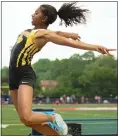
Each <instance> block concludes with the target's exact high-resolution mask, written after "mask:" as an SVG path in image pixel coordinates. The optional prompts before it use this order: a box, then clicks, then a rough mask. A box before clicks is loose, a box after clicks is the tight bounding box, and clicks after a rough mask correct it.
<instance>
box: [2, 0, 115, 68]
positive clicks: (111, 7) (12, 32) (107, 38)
mask: <svg viewBox="0 0 118 136" xmlns="http://www.w3.org/2000/svg"><path fill="white" fill-rule="evenodd" d="M63 3H64V2H3V3H2V67H3V66H8V65H9V59H10V47H11V46H13V45H14V43H15V41H16V39H17V36H18V35H19V33H21V32H22V31H23V30H25V29H28V28H33V26H32V25H31V15H32V14H33V13H34V12H35V10H36V9H37V8H38V7H39V6H40V5H41V4H51V5H52V6H54V7H55V8H56V9H57V10H58V9H59V8H60V7H61V5H62V4H63ZM77 5H82V7H83V8H88V9H89V10H90V11H91V13H90V15H89V16H88V21H87V24H86V25H78V26H73V27H67V28H66V27H65V26H64V25H63V26H59V22H60V19H59V18H57V20H56V21H55V22H54V24H52V25H50V26H49V29H51V30H61V31H67V32H74V33H78V34H79V35H80V36H81V38H82V39H81V40H82V41H84V42H87V43H92V44H99V45H103V46H105V47H107V48H117V3H116V2H80V3H78V4H77ZM84 52H85V51H84V50H80V49H73V48H71V47H63V46H59V45H56V44H53V43H48V44H47V45H46V46H45V47H44V48H43V49H42V50H41V51H40V52H39V53H37V54H36V55H35V56H34V58H33V61H32V63H34V62H36V61H37V60H38V59H41V58H48V59H50V60H55V59H56V58H58V59H63V58H69V57H70V56H71V55H73V54H74V53H79V54H83V53H84ZM112 53H113V54H114V55H115V56H117V52H112ZM95 54H96V55H99V53H96V52H95Z"/></svg>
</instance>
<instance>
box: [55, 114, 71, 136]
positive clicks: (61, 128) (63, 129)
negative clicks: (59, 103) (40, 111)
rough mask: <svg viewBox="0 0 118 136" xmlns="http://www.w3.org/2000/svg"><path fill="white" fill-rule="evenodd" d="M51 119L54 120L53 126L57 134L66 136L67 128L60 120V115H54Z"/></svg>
mask: <svg viewBox="0 0 118 136" xmlns="http://www.w3.org/2000/svg"><path fill="white" fill-rule="evenodd" d="M53 118H54V120H53V124H54V126H55V127H56V129H57V130H58V132H59V133H60V134H61V135H62V136H67V134H68V126H67V125H66V123H65V122H64V120H63V119H62V117H61V115H59V114H57V113H56V114H55V115H54V117H53Z"/></svg>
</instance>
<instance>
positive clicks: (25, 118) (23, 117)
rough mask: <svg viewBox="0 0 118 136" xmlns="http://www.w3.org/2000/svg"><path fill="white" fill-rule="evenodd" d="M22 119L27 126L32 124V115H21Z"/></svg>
mask: <svg viewBox="0 0 118 136" xmlns="http://www.w3.org/2000/svg"><path fill="white" fill-rule="evenodd" d="M20 120H21V122H22V123H23V124H24V125H25V126H27V127H31V126H32V125H31V121H30V115H28V114H24V115H20Z"/></svg>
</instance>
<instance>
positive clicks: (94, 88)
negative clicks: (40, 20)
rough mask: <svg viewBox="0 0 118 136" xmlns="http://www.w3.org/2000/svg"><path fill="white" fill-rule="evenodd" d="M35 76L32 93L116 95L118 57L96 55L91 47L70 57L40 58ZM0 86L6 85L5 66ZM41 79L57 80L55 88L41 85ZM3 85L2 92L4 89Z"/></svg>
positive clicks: (36, 64) (48, 94)
mask: <svg viewBox="0 0 118 136" xmlns="http://www.w3.org/2000/svg"><path fill="white" fill-rule="evenodd" d="M32 67H33V69H34V71H35V72H36V76H37V83H36V86H35V91H34V95H35V96H37V95H39V94H42V95H44V96H49V97H60V96H62V95H63V94H66V95H72V94H75V95H76V96H86V97H94V96H95V95H98V96H101V97H109V96H110V95H111V94H112V96H113V97H115V96H116V95H117V60H116V59H115V58H114V57H111V56H105V55H100V56H97V57H96V56H95V54H94V53H93V52H92V51H88V52H85V53H84V54H82V55H80V54H73V55H72V56H71V57H70V58H69V59H62V60H59V59H56V60H54V61H51V60H49V59H39V60H38V61H37V62H36V63H34V64H33V65H32ZM1 74H2V86H6V85H8V67H4V68H3V69H1ZM41 80H54V81H57V82H58V86H57V87H56V88H46V89H45V91H43V89H42V88H41V84H40V82H41ZM7 91H8V89H5V90H4V92H7Z"/></svg>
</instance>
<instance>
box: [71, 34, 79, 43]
mask: <svg viewBox="0 0 118 136" xmlns="http://www.w3.org/2000/svg"><path fill="white" fill-rule="evenodd" d="M70 38H71V39H73V40H79V41H80V39H81V37H80V36H79V34H76V33H70Z"/></svg>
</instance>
